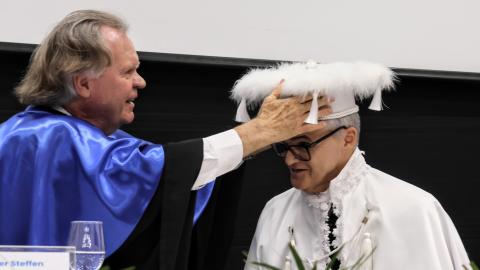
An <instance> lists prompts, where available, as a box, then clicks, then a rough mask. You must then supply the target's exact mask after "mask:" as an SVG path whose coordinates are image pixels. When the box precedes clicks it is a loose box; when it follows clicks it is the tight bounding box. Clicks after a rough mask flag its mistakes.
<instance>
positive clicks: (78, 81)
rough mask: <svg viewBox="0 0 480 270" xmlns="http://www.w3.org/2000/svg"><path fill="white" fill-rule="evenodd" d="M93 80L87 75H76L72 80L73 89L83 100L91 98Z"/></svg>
mask: <svg viewBox="0 0 480 270" xmlns="http://www.w3.org/2000/svg"><path fill="white" fill-rule="evenodd" d="M92 83H93V79H92V78H91V77H88V76H86V75H85V74H76V75H74V76H73V78H72V84H73V88H74V89H75V92H77V95H78V96H79V97H82V98H89V97H90V95H91V92H92V87H93V85H92Z"/></svg>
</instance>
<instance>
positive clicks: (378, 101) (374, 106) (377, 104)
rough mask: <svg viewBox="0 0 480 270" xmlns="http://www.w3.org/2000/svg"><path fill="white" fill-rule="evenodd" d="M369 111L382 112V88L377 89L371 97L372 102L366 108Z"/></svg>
mask: <svg viewBox="0 0 480 270" xmlns="http://www.w3.org/2000/svg"><path fill="white" fill-rule="evenodd" d="M368 108H369V109H370V110H374V111H381V110H382V88H377V90H375V94H374V95H373V98H372V102H371V103H370V106H369V107H368Z"/></svg>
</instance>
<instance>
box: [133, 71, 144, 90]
mask: <svg viewBox="0 0 480 270" xmlns="http://www.w3.org/2000/svg"><path fill="white" fill-rule="evenodd" d="M133 84H134V87H135V88H136V89H143V88H145V86H147V82H146V81H145V80H144V79H143V77H142V76H140V74H138V72H136V73H135V79H134V80H133Z"/></svg>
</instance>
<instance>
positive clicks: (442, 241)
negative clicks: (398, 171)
mask: <svg viewBox="0 0 480 270" xmlns="http://www.w3.org/2000/svg"><path fill="white" fill-rule="evenodd" d="M278 74H281V76H282V77H283V78H285V80H286V83H285V85H284V93H286V92H288V93H294V94H296V95H304V94H306V93H312V92H313V94H314V95H315V94H317V93H316V92H315V91H318V94H323V95H328V96H332V97H334V101H333V102H332V103H331V107H332V113H331V114H330V115H328V116H326V117H323V116H318V117H317V116H315V119H314V120H317V119H318V120H321V121H323V122H324V123H326V125H327V128H325V129H322V130H317V131H312V132H305V133H303V134H300V135H299V136H295V137H293V138H291V139H288V140H285V141H283V142H280V143H276V144H274V145H273V148H274V150H275V152H276V153H277V154H278V155H279V156H280V157H282V158H283V160H284V162H285V165H286V166H287V167H288V169H289V171H290V183H291V185H292V186H293V188H291V189H289V190H287V191H285V192H283V193H281V194H279V195H277V196H275V197H274V198H272V199H271V200H270V201H268V202H267V203H266V205H265V207H264V209H263V211H262V213H261V215H260V218H259V220H258V224H257V228H256V231H255V235H254V237H253V240H252V243H251V246H250V251H249V254H248V259H247V264H246V265H245V269H246V270H253V269H265V268H263V267H260V265H259V264H255V263H264V264H269V265H272V266H274V267H279V268H280V269H288V270H290V269H300V268H297V267H296V265H297V264H296V262H295V261H296V259H298V261H301V263H302V264H303V266H304V267H305V268H302V269H319V270H322V269H326V268H327V267H328V266H329V267H330V268H329V269H332V270H335V269H358V270H367V269H368V270H372V269H376V270H385V269H388V270H405V269H418V270H420V269H443V270H447V269H448V270H450V269H451V270H453V269H455V270H461V269H464V267H466V268H467V269H470V265H469V259H468V256H467V253H466V251H465V249H464V246H463V244H462V241H461V239H460V237H459V235H458V233H457V231H456V229H455V226H454V224H453V223H452V221H451V219H450V217H449V216H448V215H447V213H446V212H445V211H444V209H443V208H442V207H441V205H440V203H439V202H438V201H437V200H436V199H435V198H434V197H433V196H432V195H431V194H429V193H427V192H426V191H423V190H421V189H420V188H418V187H415V186H413V185H411V184H409V183H407V182H404V181H402V180H400V179H397V178H395V177H393V176H390V175H388V174H386V173H384V172H381V171H379V170H377V169H374V168H372V167H370V166H369V165H368V164H367V163H366V162H365V159H364V158H363V152H362V151H360V150H359V148H358V143H359V135H360V117H359V114H358V111H359V108H358V106H357V105H356V100H355V97H363V98H366V97H369V96H372V95H373V99H372V104H371V105H370V108H373V109H376V108H378V107H377V106H376V105H378V104H381V95H380V93H381V91H382V89H384V88H385V87H388V86H390V85H391V82H392V78H393V75H392V73H391V71H389V69H388V68H386V67H381V66H378V65H376V64H370V63H332V64H311V63H306V64H301V63H294V64H285V65H280V66H278V67H275V68H271V69H265V70H255V71H252V72H251V73H248V74H247V75H245V77H244V78H242V79H240V80H239V81H238V82H237V84H236V85H237V86H238V87H237V88H235V89H234V96H237V97H238V98H239V99H245V100H247V98H250V100H251V90H249V89H252V87H251V85H257V86H258V87H257V88H256V89H255V90H257V91H258V92H260V91H263V90H264V89H263V88H262V87H264V86H268V85H269V82H268V78H270V79H271V80H275V79H276V78H277V76H278ZM288 82H292V83H290V84H289V83H288ZM270 83H271V82H270ZM244 84H248V87H246V88H243V85H244ZM260 96H261V95H260ZM251 102H254V100H253V101H252V100H251ZM314 115H315V114H314ZM295 250H296V252H298V254H299V256H298V257H296V255H297V254H295ZM335 256H336V257H335ZM334 257H335V259H334ZM314 267H315V268H314Z"/></svg>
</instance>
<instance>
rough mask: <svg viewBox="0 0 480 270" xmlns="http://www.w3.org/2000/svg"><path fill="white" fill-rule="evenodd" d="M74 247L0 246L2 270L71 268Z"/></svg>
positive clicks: (64, 269)
mask: <svg viewBox="0 0 480 270" xmlns="http://www.w3.org/2000/svg"><path fill="white" fill-rule="evenodd" d="M74 262H75V248H74V247H44V246H0V270H32V269H38V270H70V269H73V266H74V265H75V263H74Z"/></svg>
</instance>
